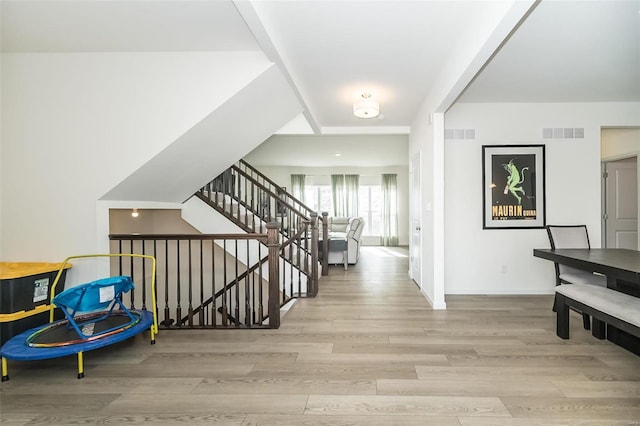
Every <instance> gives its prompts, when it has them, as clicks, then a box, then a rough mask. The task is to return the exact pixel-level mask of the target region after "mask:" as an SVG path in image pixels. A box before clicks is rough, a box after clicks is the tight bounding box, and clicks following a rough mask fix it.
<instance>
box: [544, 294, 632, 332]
mask: <svg viewBox="0 0 640 426" xmlns="http://www.w3.org/2000/svg"><path fill="white" fill-rule="evenodd" d="M556 292H557V293H560V294H562V295H564V296H566V297H568V298H570V299H573V300H576V301H578V302H580V303H583V304H585V305H588V306H591V307H592V308H593V309H596V310H598V311H600V312H604V313H606V314H609V315H611V316H613V317H616V318H619V319H621V320H622V321H624V322H627V323H629V324H633V325H635V326H636V327H640V297H634V296H631V295H629V294H625V293H622V292H619V291H616V290H613V289H610V288H606V287H600V286H594V285H581V284H562V285H559V286H557V287H556Z"/></svg>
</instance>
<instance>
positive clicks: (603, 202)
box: [600, 151, 640, 248]
mask: <svg viewBox="0 0 640 426" xmlns="http://www.w3.org/2000/svg"><path fill="white" fill-rule="evenodd" d="M629 158H636V175H637V185H638V188H639V189H640V173H638V172H640V164H639V162H640V151H634V152H629V153H625V154H621V155H614V156H611V157H605V158H601V159H600V231H601V232H600V238H601V240H600V241H601V244H600V245H601V247H606V246H607V224H606V223H605V219H604V218H605V214H606V213H607V186H606V182H605V178H604V173H605V171H606V166H607V163H612V162H614V161H620V160H627V159H629ZM638 213H639V214H640V197H638ZM638 247H639V248H640V220H638Z"/></svg>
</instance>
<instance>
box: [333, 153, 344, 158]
mask: <svg viewBox="0 0 640 426" xmlns="http://www.w3.org/2000/svg"><path fill="white" fill-rule="evenodd" d="M333 155H334V156H336V157H340V156H341V155H342V154H340V153H338V152H337V153H335V154H333Z"/></svg>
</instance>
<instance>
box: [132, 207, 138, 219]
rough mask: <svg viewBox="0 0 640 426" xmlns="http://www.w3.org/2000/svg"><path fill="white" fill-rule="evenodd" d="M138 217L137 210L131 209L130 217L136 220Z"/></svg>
mask: <svg viewBox="0 0 640 426" xmlns="http://www.w3.org/2000/svg"><path fill="white" fill-rule="evenodd" d="M138 216H140V213H138V209H133V210H132V211H131V217H133V218H136V217H138Z"/></svg>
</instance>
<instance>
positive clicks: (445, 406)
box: [0, 247, 640, 426]
mask: <svg viewBox="0 0 640 426" xmlns="http://www.w3.org/2000/svg"><path fill="white" fill-rule="evenodd" d="M406 256H407V251H406V249H394V250H391V249H384V248H373V247H366V248H364V249H363V251H362V257H361V260H360V262H359V263H358V265H356V266H351V267H349V270H348V271H347V272H345V271H344V270H342V268H341V267H340V266H335V267H332V269H331V272H330V275H329V277H324V278H323V279H322V280H321V283H320V292H319V295H318V297H317V298H315V299H306V300H300V301H298V302H297V303H296V304H295V305H294V307H293V308H292V309H291V310H290V311H289V312H288V313H287V314H286V315H285V316H284V318H283V320H282V327H281V328H280V329H279V330H256V331H248V330H231V331H229V330H217V331H161V333H160V334H159V336H158V343H157V344H156V345H155V346H150V345H149V343H148V340H146V339H145V338H144V337H143V336H137V337H136V338H133V339H131V340H129V341H126V342H123V343H121V344H118V345H115V346H113V347H110V348H105V349H101V350H97V351H93V352H87V353H86V354H85V371H86V377H85V378H84V379H82V380H77V379H76V378H75V375H76V364H75V357H68V358H62V359H54V360H48V361H34V362H15V361H9V373H10V376H11V380H10V381H9V382H6V383H2V385H1V386H0V423H1V424H2V425H3V426H6V425H11V426H18V425H71V424H130V425H135V424H143V423H144V424H147V423H148V424H167V425H178V424H186V425H210V424H224V425H385V426H386V425H573V424H576V425H625V426H628V425H639V424H640V357H638V356H635V355H633V354H631V353H629V352H627V351H625V350H624V349H621V348H619V347H617V346H615V345H612V344H611V343H609V342H607V341H599V340H597V339H594V338H593V337H591V336H590V335H589V334H588V332H586V331H584V330H582V329H581V320H580V318H579V317H577V315H576V316H575V317H574V318H573V319H572V330H571V333H572V336H571V339H570V340H568V341H562V340H560V339H559V338H557V337H556V335H555V331H554V329H555V317H554V315H553V313H552V312H551V303H552V298H551V296H503V297H495V296H493V297H492V296H450V297H447V305H448V310H446V311H433V310H432V309H431V308H430V307H429V305H428V304H427V302H426V301H425V299H424V298H423V297H422V296H421V294H420V292H419V290H418V288H417V287H416V286H415V284H414V283H413V282H411V281H410V280H408V278H407V270H408V259H407V257H406ZM549 279H550V280H551V279H553V277H552V276H550V277H549Z"/></svg>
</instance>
